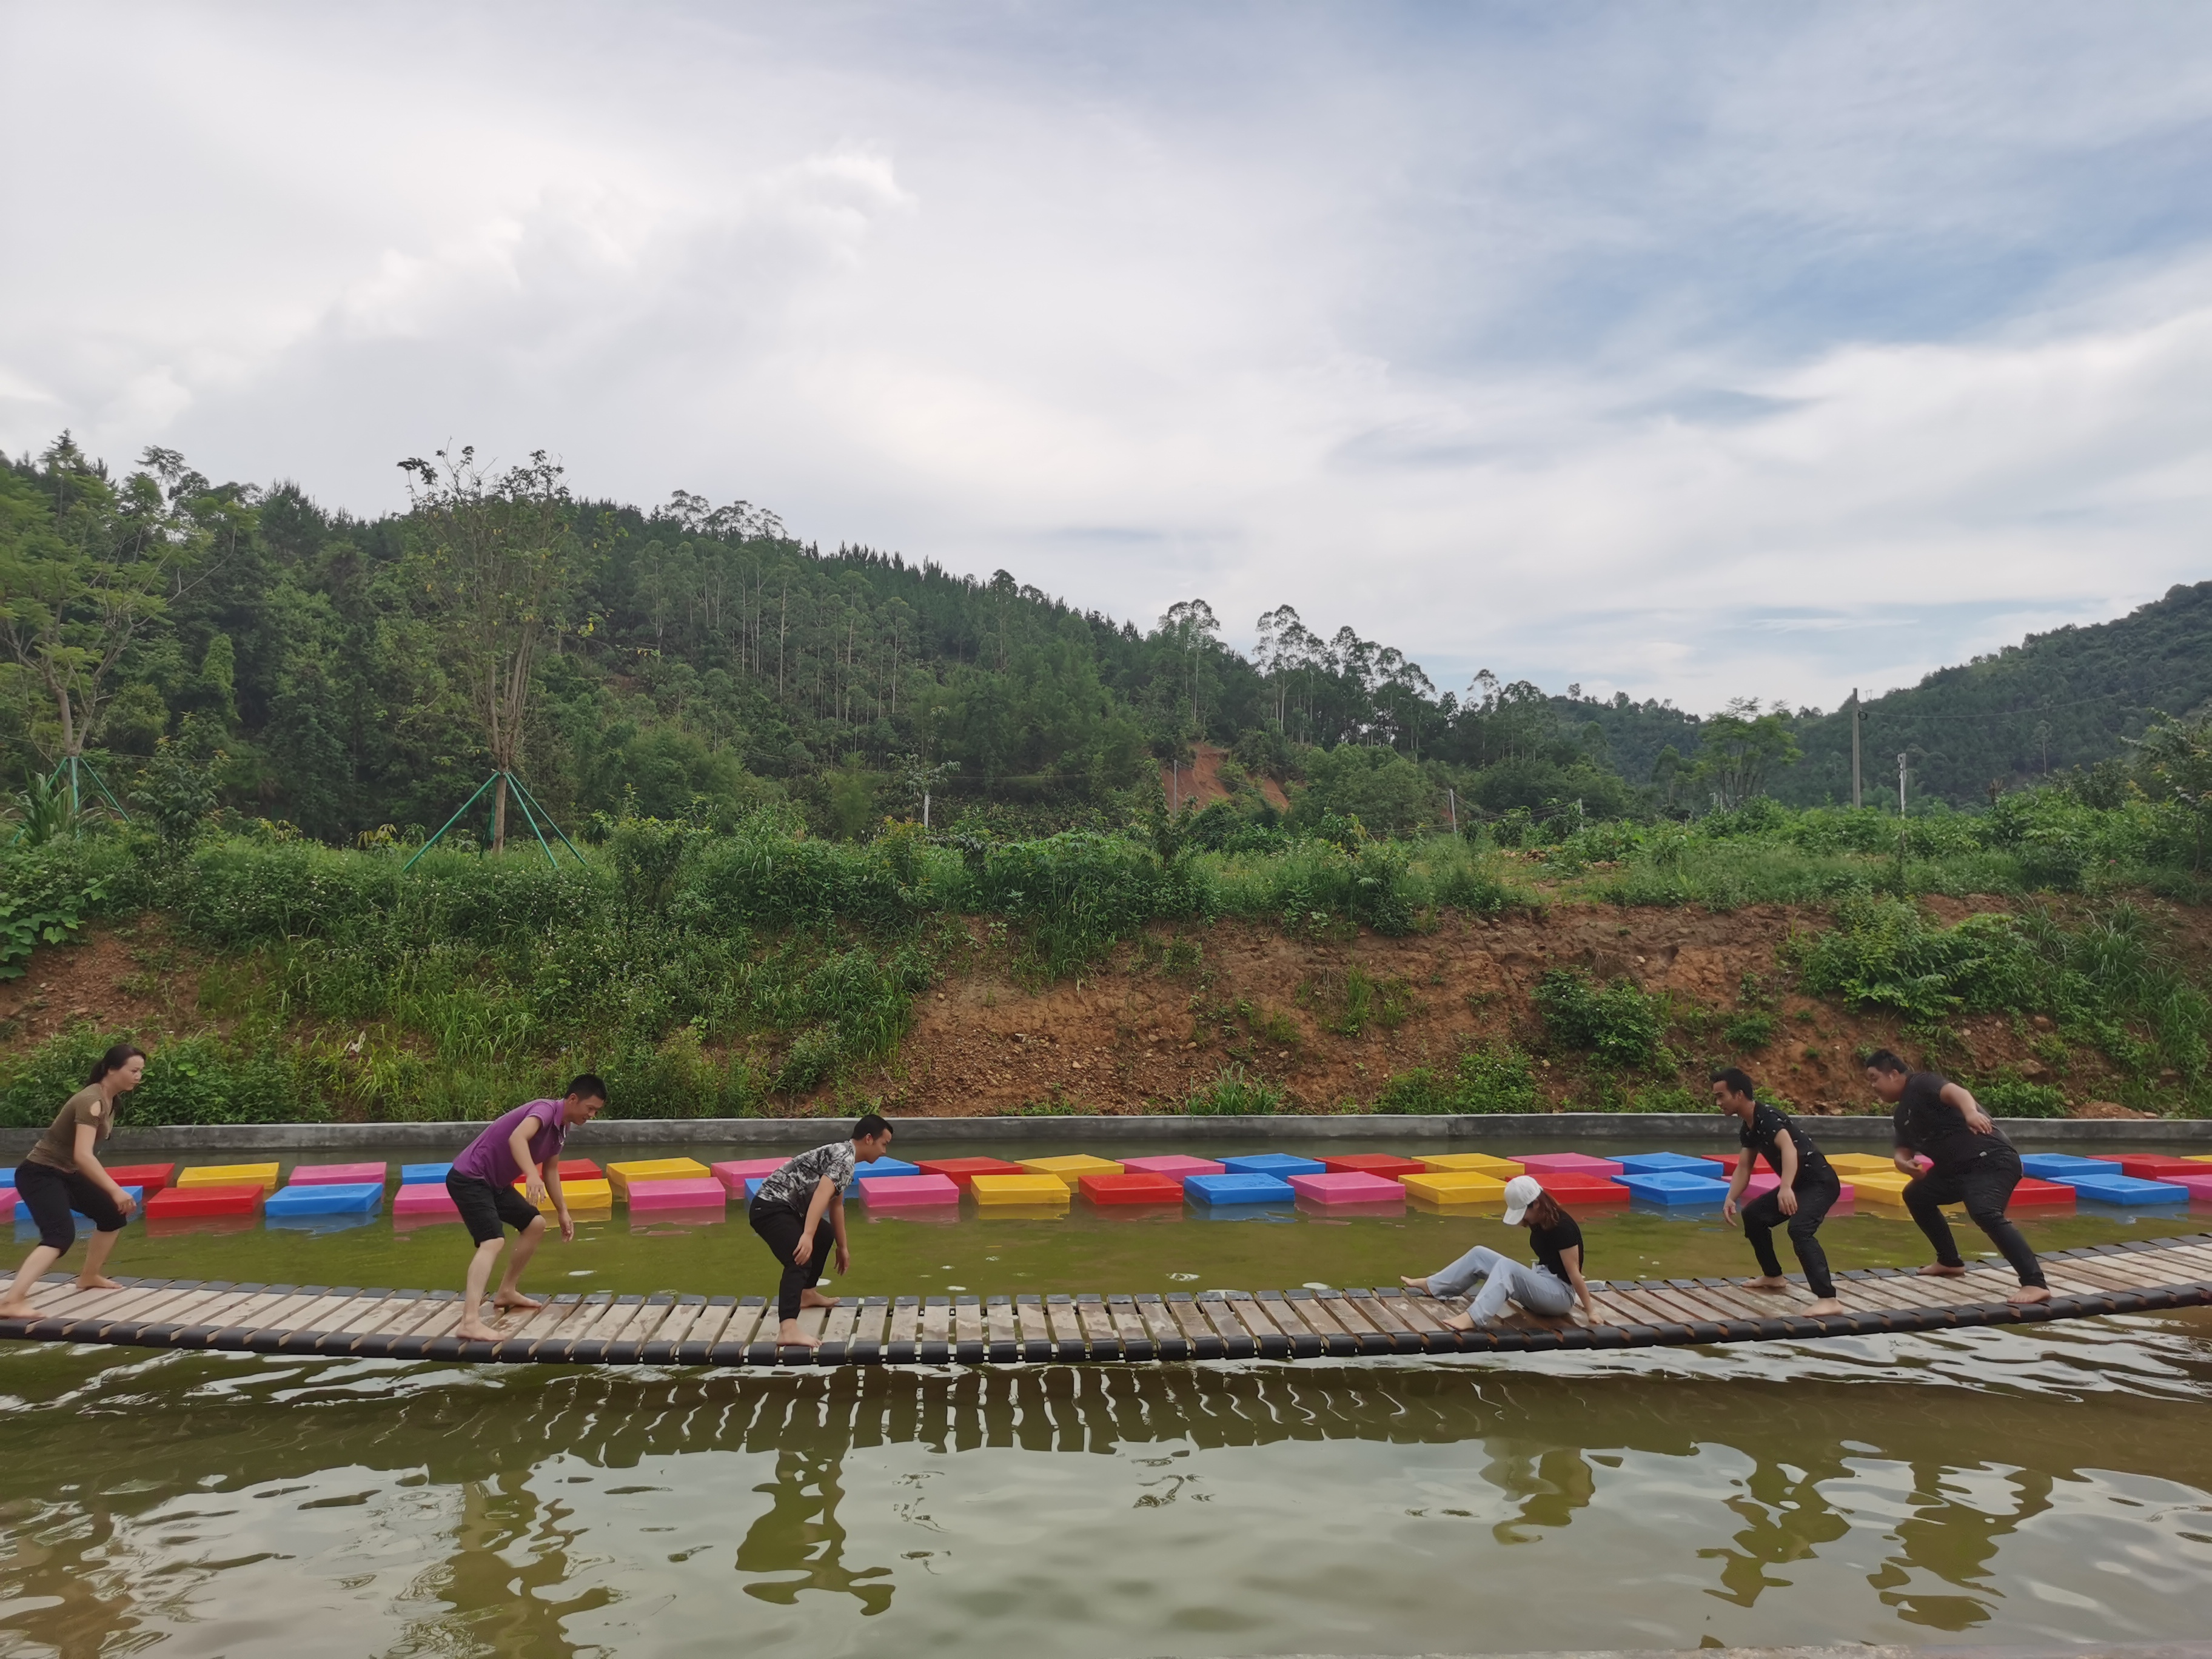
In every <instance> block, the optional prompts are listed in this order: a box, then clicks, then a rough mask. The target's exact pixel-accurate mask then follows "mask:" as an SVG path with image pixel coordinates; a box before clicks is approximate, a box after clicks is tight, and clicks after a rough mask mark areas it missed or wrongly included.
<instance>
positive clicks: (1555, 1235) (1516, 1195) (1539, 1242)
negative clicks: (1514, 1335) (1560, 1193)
mask: <svg viewBox="0 0 2212 1659" xmlns="http://www.w3.org/2000/svg"><path fill="white" fill-rule="evenodd" d="M1505 1225H1507V1226H1509V1227H1519V1226H1526V1227H1527V1228H1528V1244H1529V1247H1530V1249H1533V1250H1534V1252H1535V1254H1536V1263H1535V1265H1534V1267H1523V1266H1522V1264H1521V1263H1520V1262H1518V1261H1515V1260H1513V1258H1512V1257H1511V1256H1509V1255H1504V1254H1503V1253H1502V1252H1500V1251H1498V1250H1493V1249H1491V1248H1490V1247H1489V1246H1488V1245H1486V1244H1478V1245H1476V1246H1475V1247H1474V1249H1471V1250H1469V1251H1468V1253H1467V1254H1466V1255H1463V1256H1462V1257H1460V1259H1459V1260H1458V1261H1455V1262H1453V1263H1452V1264H1451V1266H1450V1267H1446V1268H1444V1269H1443V1271H1442V1272H1440V1273H1431V1274H1430V1275H1429V1276H1428V1277H1427V1278H1425V1279H1402V1280H1401V1283H1402V1284H1404V1285H1405V1286H1406V1287H1407V1289H1408V1290H1412V1291H1419V1292H1420V1293H1421V1294H1422V1295H1424V1296H1433V1297H1457V1296H1465V1295H1466V1294H1467V1293H1468V1290H1469V1289H1470V1288H1472V1287H1473V1286H1474V1285H1476V1284H1477V1283H1480V1285H1481V1286H1482V1289H1481V1290H1480V1291H1477V1292H1476V1294H1475V1298H1474V1302H1473V1303H1471V1304H1469V1305H1468V1310H1467V1311H1466V1312H1465V1313H1463V1314H1454V1315H1453V1316H1451V1317H1450V1318H1449V1319H1447V1320H1445V1321H1444V1324H1445V1325H1446V1326H1447V1327H1448V1328H1450V1329H1452V1330H1455V1331H1469V1330H1473V1329H1474V1328H1475V1327H1476V1326H1477V1325H1486V1324H1488V1323H1490V1322H1491V1321H1492V1320H1494V1319H1496V1318H1497V1317H1498V1316H1499V1315H1500V1314H1502V1313H1504V1311H1505V1304H1507V1303H1509V1302H1510V1303H1515V1304H1518V1305H1519V1307H1520V1308H1521V1310H1522V1312H1524V1313H1532V1314H1538V1315H1541V1316H1543V1317H1545V1318H1547V1319H1559V1318H1563V1317H1565V1316H1566V1315H1567V1314H1568V1313H1569V1312H1570V1311H1571V1310H1572V1309H1573V1307H1574V1305H1575V1303H1576V1302H1577V1300H1579V1301H1580V1302H1581V1303H1582V1304H1583V1316H1584V1317H1585V1318H1587V1319H1588V1320H1589V1322H1591V1323H1592V1324H1595V1323H1596V1322H1597V1310H1596V1309H1595V1307H1593V1306H1591V1304H1590V1293H1589V1285H1586V1284H1584V1283H1583V1230H1582V1228H1581V1227H1580V1226H1578V1225H1576V1222H1575V1218H1574V1217H1572V1216H1571V1215H1569V1214H1568V1213H1567V1212H1566V1211H1565V1209H1564V1208H1563V1207H1561V1206H1560V1204H1559V1200H1557V1199H1555V1198H1553V1196H1552V1195H1551V1194H1549V1193H1547V1192H1546V1191H1545V1190H1544V1189H1543V1188H1542V1187H1541V1186H1540V1185H1539V1184H1538V1183H1537V1181H1536V1178H1535V1177H1534V1176H1514V1177H1513V1179H1512V1180H1510V1181H1509V1182H1506V1183H1505Z"/></svg>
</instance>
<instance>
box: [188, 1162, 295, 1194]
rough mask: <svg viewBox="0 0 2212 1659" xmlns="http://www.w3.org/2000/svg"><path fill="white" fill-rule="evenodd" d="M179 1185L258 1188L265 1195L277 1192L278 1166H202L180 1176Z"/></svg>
mask: <svg viewBox="0 0 2212 1659" xmlns="http://www.w3.org/2000/svg"><path fill="white" fill-rule="evenodd" d="M177 1185H179V1187H258V1188H261V1190H262V1191H263V1192H264V1193H273V1192H275V1191H276V1165H275V1164H200V1165H198V1166H197V1167H196V1168H194V1169H190V1170H185V1171H183V1172H182V1173H181V1174H179V1176H177Z"/></svg>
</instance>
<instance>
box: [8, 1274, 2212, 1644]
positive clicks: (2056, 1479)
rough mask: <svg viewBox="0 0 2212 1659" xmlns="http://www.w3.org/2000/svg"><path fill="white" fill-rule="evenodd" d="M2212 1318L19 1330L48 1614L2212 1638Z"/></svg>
mask: <svg viewBox="0 0 2212 1659" xmlns="http://www.w3.org/2000/svg"><path fill="white" fill-rule="evenodd" d="M2207 1331H2208V1328H2207V1326H2206V1324H2205V1322H2204V1321H2203V1319H2202V1318H2201V1317H2196V1318H2193V1320H2192V1319H2191V1318H2181V1319H2172V1320H2163V1321H2158V1320H2148V1319H2145V1320H2137V1321H2132V1322H2106V1323H2105V1324H2101V1325H2096V1326H2081V1327H2075V1328H2068V1329H2063V1330H2062V1329H2061V1328H2055V1327H2054V1328H2033V1329H2030V1330H2027V1331H1993V1332H1978V1333H1962V1334H1954V1335H1951V1336H1947V1337H1945V1338H1942V1339H1940V1340H1939V1339H1934V1338H1912V1339H1894V1340H1884V1341H1881V1342H1873V1341H1869V1342H1856V1343H1849V1344H1827V1345H1807V1346H1802V1347H1795V1348H1790V1347H1778V1348H1775V1349H1771V1350H1765V1351H1759V1352H1750V1351H1734V1352H1720V1351H1714V1352H1679V1353H1674V1354H1650V1353H1645V1354H1640V1355H1631V1354H1621V1355H1608V1356H1583V1357H1578V1358H1577V1357H1553V1358H1549V1359H1547V1361H1545V1362H1544V1363H1542V1364H1535V1363H1531V1362H1528V1361H1525V1360H1524V1361H1521V1362H1515V1363H1510V1364H1506V1363H1498V1362H1493V1361H1483V1362H1474V1363H1456V1364H1454V1363H1441V1364H1440V1363H1433V1362H1407V1363H1386V1364H1376V1365H1373V1366H1370V1367H1366V1368H1360V1367H1352V1366H1345V1367H1323V1366H1319V1365H1310V1366H1304V1367H1298V1368H1288V1367H1275V1366H1267V1365H1247V1366H1241V1367H1238V1366H1220V1367H1163V1368H1159V1369H1157V1370H1139V1369H1136V1368H1121V1367H1111V1366H1103V1367H1098V1368H1096V1369H1080V1368H1039V1369H1036V1370H1006V1371H975V1372H958V1371H949V1370H948V1371H942V1372H930V1373H920V1374H918V1373H913V1372H893V1371H888V1370H872V1371H836V1372H824V1373H818V1374H817V1373H787V1372H783V1373H767V1374H740V1373H715V1374H677V1373H656V1372H651V1371H625V1370H599V1371H579V1372H567V1371H562V1370H556V1369H553V1368H532V1367H515V1368H512V1369H505V1370H460V1369H440V1368H437V1367H433V1366H404V1365H394V1364H329V1363H316V1364H296V1363H288V1362H279V1361H272V1360H269V1359H264V1358H252V1357H248V1356H216V1355H161V1356H143V1355H129V1354H118V1353H117V1352H113V1351H82V1350H81V1351H62V1352H56V1351H50V1350H48V1351H41V1350H33V1349H28V1348H20V1347H19V1348H15V1349H12V1350H8V1351H6V1352H4V1353H0V1390H4V1391H5V1393H6V1395H7V1401H6V1409H5V1410H4V1411H0V1532H4V1537H5V1543H6V1551H7V1553H6V1557H5V1559H4V1560H3V1561H0V1653H9V1654H14V1653H40V1652H57V1653H62V1654H68V1655H77V1654H85V1655H90V1654H94V1653H101V1652H116V1651H126V1650H127V1651H135V1650H138V1649H139V1648H141V1647H143V1646H146V1645H148V1644H150V1643H156V1642H157V1643H158V1645H159V1649H160V1651H161V1652H162V1653H163V1654H165V1655H194V1654H201V1653H205V1654H210V1655H215V1654H225V1655H247V1654H259V1653H264V1652H266V1653H270V1654H275V1653H278V1652H280V1651H281V1652H283V1653H284V1654H286V1655H295V1654H297V1653H298V1652H300V1651H301V1650H302V1649H306V1650H310V1651H331V1652H347V1653H354V1652H359V1653H373V1654H387V1653H388V1654H426V1655H427V1654H433V1653H435V1654H454V1653H498V1654H529V1655H562V1654H613V1653H621V1654H623V1655H638V1654H662V1653H668V1654H688V1653H693V1652H699V1653H706V1652H710V1651H712V1652H717V1653H720V1652H724V1651H726V1650H728V1649H729V1648H730V1647H731V1646H732V1644H741V1645H742V1646H743V1648H744V1650H746V1651H748V1652H761V1651H766V1652H775V1653H785V1652H788V1653H794V1654H796V1653H805V1654H809V1655H812V1654H825V1653H828V1654H835V1653H861V1654H866V1653H875V1652H888V1651H890V1650H894V1649H895V1648H896V1650H912V1649H952V1648H957V1649H959V1650H963V1652H975V1653H981V1654H986V1655H989V1654H995V1653H1000V1652H1004V1653H1010V1654H1011V1653H1016V1652H1019V1653H1022V1654H1025V1655H1026V1654H1044V1655H1061V1654H1066V1655H1071V1656H1078V1655H1080V1656H1088V1655H1105V1654H1125V1653H1131V1652H1139V1653H1142V1652H1174V1653H1178V1654H1193V1655H1201V1654H1246V1653H1286V1652H1304V1653H1316V1652H1319V1653H1327V1652H1354V1653H1392V1652H1407V1653H1418V1652H1434V1651H1438V1650H1457V1651H1482V1650H1489V1651H1502V1652H1518V1651H1532V1650H1559V1649H1565V1648H1577V1647H1589V1648H1620V1647H1649V1646H1664V1647H1695V1646H1697V1645H1699V1643H1700V1641H1701V1640H1704V1639H1706V1638H1711V1639H1712V1640H1715V1641H1718V1642H1723V1643H1727V1644H1776V1643H1793V1644H1803V1643H1814V1642H1858V1641H1888V1642H1914V1641H1920V1642H1928V1643H1955V1642H1958V1641H1961V1640H1966V1641H1972V1642H1984V1643H1986V1642H2008V1643H2019V1644H2067V1643H2075V1642H2081V1641H2085V1640H2098V1641H2130V1640H2134V1641H2144V1640H2154V1639H2160V1638H2166V1639H2171V1638H2181V1637H2185V1636H2194V1635H2197V1634H2198V1633H2199V1632H2201V1629H2202V1626H2203V1610H2204V1608H2205V1607H2208V1606H2212V1496H2208V1494H2212V1447H2208V1437H2207V1436H2206V1435H2205V1433H2204V1431H2203V1424H2204V1421H2205V1403H2206V1401H2207V1399H2208V1398H2209V1397H2212V1344H2209V1343H2208V1341H2207V1340H2206V1337H2207Z"/></svg>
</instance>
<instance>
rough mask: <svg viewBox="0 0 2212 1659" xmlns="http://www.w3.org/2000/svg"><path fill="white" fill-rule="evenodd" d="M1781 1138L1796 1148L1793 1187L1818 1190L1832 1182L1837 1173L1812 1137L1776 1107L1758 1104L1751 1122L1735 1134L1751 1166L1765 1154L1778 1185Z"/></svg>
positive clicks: (1780, 1171)
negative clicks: (1787, 1140)
mask: <svg viewBox="0 0 2212 1659" xmlns="http://www.w3.org/2000/svg"><path fill="white" fill-rule="evenodd" d="M1784 1135H1788V1136H1789V1137H1790V1139H1791V1140H1792V1141H1794V1142H1796V1146H1797V1179H1796V1182H1794V1183H1792V1184H1793V1185H1796V1186H1800V1187H1819V1186H1825V1185H1826V1183H1827V1182H1830V1181H1832V1180H1834V1179H1835V1175H1836V1172H1835V1170H1832V1169H1831V1168H1830V1167H1829V1165H1828V1159H1827V1155H1826V1153H1824V1152H1821V1150H1820V1148H1819V1147H1818V1146H1814V1144H1813V1137H1812V1136H1810V1135H1808V1134H1807V1133H1805V1131H1804V1130H1803V1129H1802V1128H1801V1127H1799V1126H1798V1122H1797V1120H1796V1118H1794V1117H1792V1116H1790V1115H1789V1114H1788V1113H1787V1112H1784V1110H1782V1109H1781V1108H1780V1107H1778V1106H1770V1105H1768V1104H1767V1103H1765V1101H1763V1100H1762V1101H1760V1102H1759V1104H1758V1105H1757V1106H1755V1107H1753V1109H1752V1114H1751V1121H1750V1122H1748V1123H1747V1124H1745V1125H1743V1126H1742V1127H1741V1129H1740V1130H1739V1131H1738V1132H1737V1135H1736V1139H1738V1140H1740V1141H1741V1143H1742V1144H1743V1147H1744V1150H1745V1151H1746V1152H1749V1153H1750V1154H1751V1157H1752V1161H1753V1163H1754V1164H1756V1163H1757V1162H1758V1160H1759V1157H1760V1156H1761V1155H1762V1154H1764V1155H1765V1158H1766V1167H1767V1168H1768V1169H1770V1170H1773V1171H1774V1178H1775V1179H1776V1180H1777V1181H1779V1180H1781V1179H1782V1146H1781V1137H1782V1136H1784Z"/></svg>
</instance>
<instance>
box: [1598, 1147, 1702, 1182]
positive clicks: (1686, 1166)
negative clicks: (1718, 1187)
mask: <svg viewBox="0 0 2212 1659" xmlns="http://www.w3.org/2000/svg"><path fill="white" fill-rule="evenodd" d="M1613 1162H1614V1163H1615V1164H1619V1165H1620V1167H1621V1168H1622V1169H1624V1170H1627V1171H1628V1172H1629V1173H1630V1174H1631V1175H1668V1174H1681V1175H1702V1176H1704V1177H1705V1179H1706V1180H1707V1181H1711V1180H1712V1179H1713V1178H1714V1176H1713V1171H1715V1170H1717V1169H1719V1168H1720V1167H1721V1166H1720V1165H1719V1164H1716V1163H1714V1162H1713V1161H1712V1159H1711V1158H1686V1157H1684V1156H1683V1155H1682V1154H1681V1153H1680V1152H1631V1153H1630V1154H1629V1155H1628V1156H1627V1157H1626V1158H1615V1159H1613ZM1614 1179H1616V1180H1618V1179H1619V1177H1618V1176H1615V1177H1614Z"/></svg>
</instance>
